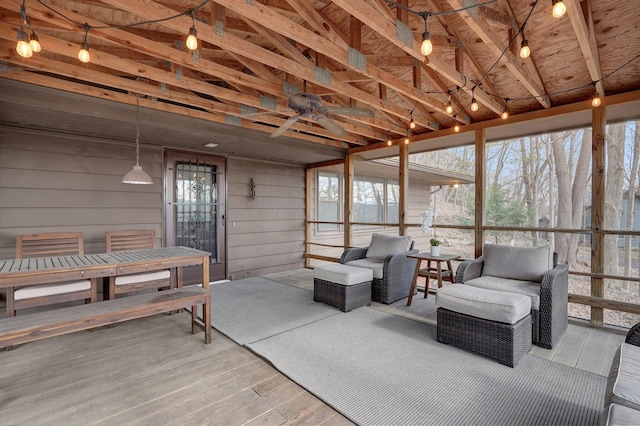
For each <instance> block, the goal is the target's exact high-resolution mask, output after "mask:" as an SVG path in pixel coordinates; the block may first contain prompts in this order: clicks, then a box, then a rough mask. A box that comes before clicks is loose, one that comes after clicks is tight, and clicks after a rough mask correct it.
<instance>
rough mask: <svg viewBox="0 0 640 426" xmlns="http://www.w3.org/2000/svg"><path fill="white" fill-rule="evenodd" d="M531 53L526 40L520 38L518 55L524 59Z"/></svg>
mask: <svg viewBox="0 0 640 426" xmlns="http://www.w3.org/2000/svg"><path fill="white" fill-rule="evenodd" d="M529 55H531V49H530V48H529V43H527V40H522V44H521V45H520V57H521V58H522V59H526V58H528V57H529Z"/></svg>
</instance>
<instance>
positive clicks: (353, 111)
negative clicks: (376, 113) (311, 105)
mask: <svg viewBox="0 0 640 426" xmlns="http://www.w3.org/2000/svg"><path fill="white" fill-rule="evenodd" d="M321 110H322V112H324V113H325V114H339V115H351V116H354V117H373V110H371V109H369V108H350V107H333V106H325V107H322V108H321Z"/></svg>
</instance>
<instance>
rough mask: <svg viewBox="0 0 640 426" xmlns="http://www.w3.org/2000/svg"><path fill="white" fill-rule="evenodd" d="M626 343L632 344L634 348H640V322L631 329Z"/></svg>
mask: <svg viewBox="0 0 640 426" xmlns="http://www.w3.org/2000/svg"><path fill="white" fill-rule="evenodd" d="M624 342H625V343H631V344H632V345H634V346H640V322H639V323H637V324H636V325H634V326H633V327H631V328H630V329H629V331H628V332H627V337H626V338H625V340H624Z"/></svg>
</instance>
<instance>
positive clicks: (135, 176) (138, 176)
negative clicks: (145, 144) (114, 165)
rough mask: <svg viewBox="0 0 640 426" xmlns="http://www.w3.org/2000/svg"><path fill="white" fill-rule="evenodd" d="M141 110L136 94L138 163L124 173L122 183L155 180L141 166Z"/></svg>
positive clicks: (135, 183) (134, 183)
mask: <svg viewBox="0 0 640 426" xmlns="http://www.w3.org/2000/svg"><path fill="white" fill-rule="evenodd" d="M139 112H140V100H139V98H138V96H137V95H136V165H135V166H133V169H132V170H131V171H130V172H129V173H127V174H126V175H124V177H123V178H122V183H129V184H133V185H151V184H152V183H153V181H152V180H151V177H149V175H148V174H146V173H145V172H144V171H143V170H142V166H140V163H139V161H140V120H139V118H138V116H139Z"/></svg>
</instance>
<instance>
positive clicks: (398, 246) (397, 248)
mask: <svg viewBox="0 0 640 426" xmlns="http://www.w3.org/2000/svg"><path fill="white" fill-rule="evenodd" d="M410 247H411V237H410V236H408V235H407V236H403V237H400V236H397V235H384V234H373V235H372V236H371V244H370V245H369V248H368V249H367V254H366V255H365V257H367V258H369V259H376V260H384V259H385V258H386V257H387V256H389V255H390V254H393V253H402V252H405V251H409V248H410Z"/></svg>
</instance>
